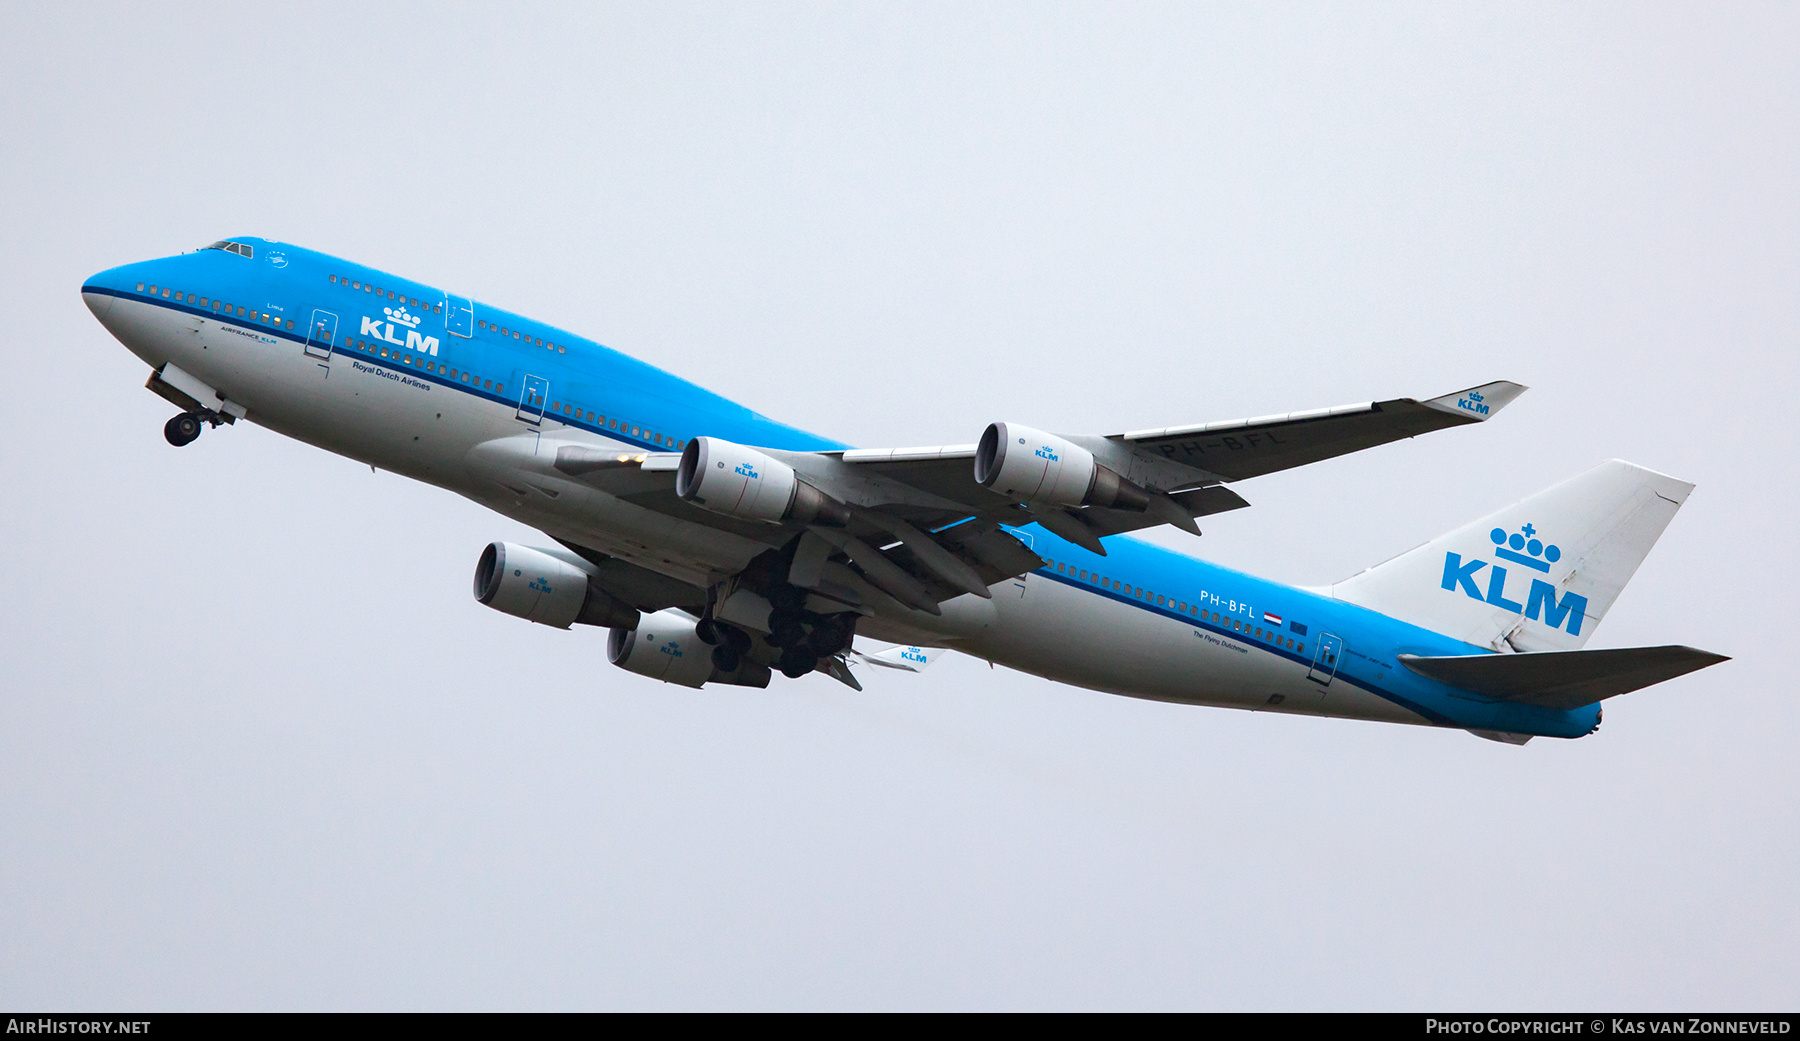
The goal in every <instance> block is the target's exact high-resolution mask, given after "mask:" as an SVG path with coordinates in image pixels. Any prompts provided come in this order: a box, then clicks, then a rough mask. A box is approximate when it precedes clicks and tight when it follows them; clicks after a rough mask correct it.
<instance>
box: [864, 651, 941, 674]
mask: <svg viewBox="0 0 1800 1041" xmlns="http://www.w3.org/2000/svg"><path fill="white" fill-rule="evenodd" d="M850 654H851V655H852V656H853V657H855V658H856V660H857V661H860V662H866V663H868V664H870V665H879V666H881V667H882V668H884V669H900V670H901V671H903V672H924V671H925V667H926V666H928V665H930V664H931V663H932V662H934V661H937V660H938V659H939V658H940V657H942V656H943V654H944V649H943V648H942V647H889V648H888V649H887V650H885V651H877V652H876V653H874V654H864V653H863V652H862V651H851V652H850Z"/></svg>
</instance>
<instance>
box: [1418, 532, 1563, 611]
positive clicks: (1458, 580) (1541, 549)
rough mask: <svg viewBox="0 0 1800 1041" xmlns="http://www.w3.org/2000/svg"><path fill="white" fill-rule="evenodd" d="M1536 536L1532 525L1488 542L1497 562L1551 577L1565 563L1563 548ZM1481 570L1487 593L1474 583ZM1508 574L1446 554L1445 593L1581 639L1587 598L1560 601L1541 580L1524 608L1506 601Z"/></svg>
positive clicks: (1493, 535) (1490, 534)
mask: <svg viewBox="0 0 1800 1041" xmlns="http://www.w3.org/2000/svg"><path fill="white" fill-rule="evenodd" d="M1537 535H1538V530H1537V528H1536V527H1535V526H1534V525H1531V524H1526V525H1524V526H1523V527H1521V528H1520V529H1519V530H1518V531H1516V532H1513V533H1512V534H1511V535H1508V534H1507V533H1506V532H1505V530H1503V529H1501V528H1495V529H1494V530H1493V531H1490V532H1488V538H1490V539H1492V540H1493V542H1494V557H1495V559H1498V560H1504V561H1507V562H1509V563H1512V564H1517V565H1519V566H1521V567H1526V568H1530V569H1531V570H1533V571H1539V572H1542V573H1544V574H1549V573H1550V565H1552V564H1554V563H1556V562H1557V561H1558V560H1561V559H1562V548H1561V547H1559V546H1549V545H1545V544H1544V542H1543V540H1542V539H1539V538H1538V537H1537ZM1482 568H1487V569H1488V573H1487V589H1486V590H1485V591H1484V590H1482V589H1481V588H1480V587H1479V586H1478V585H1477V584H1476V582H1475V576H1476V574H1477V573H1478V572H1480V571H1481V569H1482ZM1507 574H1508V572H1507V569H1506V568H1505V567H1503V566H1501V565H1499V564H1493V565H1490V564H1489V563H1488V562H1487V561H1485V560H1471V561H1469V562H1468V563H1466V564H1465V563H1463V558H1462V554H1460V553H1445V554H1444V581H1443V589H1444V590H1445V591H1446V592H1451V593H1454V592H1456V591H1457V590H1459V589H1460V590H1461V591H1462V592H1463V593H1464V595H1466V596H1468V597H1469V598H1470V599H1473V600H1480V601H1482V602H1483V603H1487V604H1492V605H1493V606H1495V607H1499V608H1504V609H1506V610H1508V611H1517V612H1519V613H1521V614H1523V615H1524V616H1525V617H1526V618H1529V619H1531V620H1532V621H1539V620H1540V619H1541V620H1542V621H1543V623H1544V624H1545V625H1547V626H1549V627H1550V628H1552V629H1555V628H1557V627H1559V626H1560V627H1562V628H1564V629H1565V630H1566V631H1567V632H1568V634H1569V635H1570V636H1580V635H1581V623H1582V621H1583V620H1584V619H1585V618H1586V617H1587V597H1585V596H1581V595H1579V594H1576V593H1565V594H1564V595H1563V597H1562V599H1561V600H1560V601H1558V599H1557V596H1556V587H1555V586H1553V585H1551V584H1550V583H1548V582H1546V581H1544V580H1543V579H1541V578H1533V579H1532V580H1531V588H1530V590H1529V591H1528V592H1527V593H1526V597H1525V602H1524V603H1523V604H1521V603H1519V602H1518V601H1517V600H1508V599H1507V598H1506V579H1507ZM1565 619H1566V620H1567V621H1566V624H1565Z"/></svg>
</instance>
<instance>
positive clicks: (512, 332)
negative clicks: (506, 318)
mask: <svg viewBox="0 0 1800 1041" xmlns="http://www.w3.org/2000/svg"><path fill="white" fill-rule="evenodd" d="M475 324H476V325H478V326H480V327H481V328H483V329H486V330H487V331H488V332H491V333H498V334H499V335H501V336H505V337H511V338H512V339H515V340H522V341H524V342H525V343H528V344H530V345H531V346H533V347H542V348H544V349H546V350H551V351H555V352H556V353H558V354H567V353H569V348H568V347H566V346H564V345H563V344H560V343H551V342H550V341H548V340H545V339H544V338H543V337H541V336H532V335H530V334H529V333H524V332H520V331H519V330H517V329H508V328H506V327H505V326H501V325H496V324H494V323H493V322H490V321H487V320H486V319H482V320H480V321H477V322H476V323H475Z"/></svg>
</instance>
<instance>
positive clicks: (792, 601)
mask: <svg viewBox="0 0 1800 1041" xmlns="http://www.w3.org/2000/svg"><path fill="white" fill-rule="evenodd" d="M768 600H769V605H770V607H771V608H772V610H771V611H770V614H769V634H768V635H767V636H764V637H762V642H763V643H765V644H767V645H768V646H769V648H770V650H771V651H773V652H774V653H773V655H772V657H773V658H774V662H773V664H774V666H775V668H777V669H779V670H780V671H781V674H782V675H784V676H786V677H787V678H789V679H799V678H800V677H802V676H804V675H806V674H807V673H809V672H812V671H813V670H814V669H815V668H817V667H818V665H819V661H820V660H821V659H823V658H829V657H831V656H832V655H834V654H838V653H840V652H842V651H844V650H845V649H847V648H848V647H849V646H850V641H851V638H852V637H853V636H854V635H855V633H856V615H855V614H851V613H844V614H831V615H819V614H814V613H812V612H811V611H807V610H806V609H805V602H806V591H805V590H803V589H799V588H796V587H794V586H791V585H787V584H785V583H783V584H782V585H780V586H777V587H775V588H774V589H772V590H770V591H769V595H768ZM694 632H695V634H696V635H698V636H699V637H700V639H701V641H702V642H705V643H709V644H712V649H713V650H712V662H713V665H714V667H716V668H717V669H719V671H721V672H732V671H735V670H736V669H737V667H738V665H739V664H741V663H742V662H743V660H744V658H745V657H746V656H747V655H749V654H750V652H751V648H752V643H751V640H752V638H751V636H750V634H749V633H747V632H745V631H744V630H742V629H740V628H738V627H737V626H735V625H729V624H726V623H724V622H721V621H719V620H718V619H716V618H714V617H713V616H712V607H711V606H710V605H709V606H708V607H707V609H706V611H705V613H703V614H702V615H701V617H700V622H699V624H698V625H696V626H695V627H694Z"/></svg>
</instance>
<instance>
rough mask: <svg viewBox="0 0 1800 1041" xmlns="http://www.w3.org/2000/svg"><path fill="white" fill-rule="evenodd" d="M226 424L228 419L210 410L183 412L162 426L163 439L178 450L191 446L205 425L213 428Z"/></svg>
mask: <svg viewBox="0 0 1800 1041" xmlns="http://www.w3.org/2000/svg"><path fill="white" fill-rule="evenodd" d="M227 422H230V419H229V418H228V417H226V416H221V415H220V414H219V413H217V412H214V411H212V410H211V409H201V410H199V411H197V412H183V413H181V414H180V415H178V416H176V417H175V418H173V419H171V420H169V421H168V422H167V423H164V424H163V438H164V439H165V440H167V441H168V442H169V443H170V444H172V445H174V446H175V447H176V448H180V447H182V446H183V445H191V444H193V443H194V439H195V438H197V437H199V436H200V433H201V431H204V430H205V429H206V424H208V423H211V424H212V425H213V426H218V425H219V424H220V423H227Z"/></svg>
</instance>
